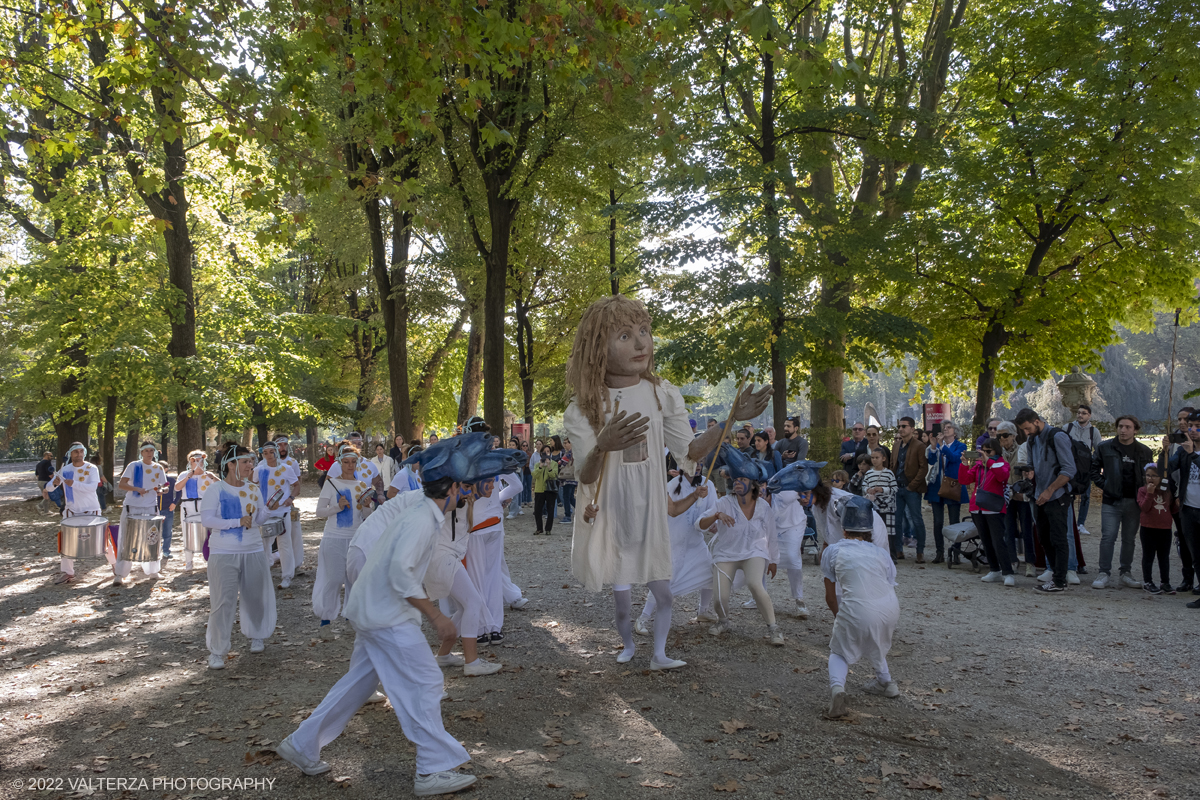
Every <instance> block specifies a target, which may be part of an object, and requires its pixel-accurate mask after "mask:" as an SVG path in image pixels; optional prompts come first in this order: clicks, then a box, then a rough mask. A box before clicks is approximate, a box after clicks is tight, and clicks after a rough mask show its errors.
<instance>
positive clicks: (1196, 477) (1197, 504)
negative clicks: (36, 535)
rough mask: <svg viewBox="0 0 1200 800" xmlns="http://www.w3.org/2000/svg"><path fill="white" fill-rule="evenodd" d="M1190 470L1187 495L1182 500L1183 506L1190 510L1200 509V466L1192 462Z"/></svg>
mask: <svg viewBox="0 0 1200 800" xmlns="http://www.w3.org/2000/svg"><path fill="white" fill-rule="evenodd" d="M1191 470H1192V471H1191V472H1190V473H1188V485H1187V495H1186V496H1185V497H1184V498H1183V504H1184V505H1185V506H1188V507H1190V508H1200V466H1197V464H1196V462H1195V461H1193V462H1192V464H1191Z"/></svg>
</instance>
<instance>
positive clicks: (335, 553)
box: [312, 534, 350, 622]
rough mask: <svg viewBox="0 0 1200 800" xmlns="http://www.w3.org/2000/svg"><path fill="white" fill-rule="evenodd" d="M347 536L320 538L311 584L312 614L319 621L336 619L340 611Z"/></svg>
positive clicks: (348, 544)
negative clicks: (314, 573) (314, 576)
mask: <svg viewBox="0 0 1200 800" xmlns="http://www.w3.org/2000/svg"><path fill="white" fill-rule="evenodd" d="M349 549H350V537H349V536H330V535H328V534H326V535H325V536H323V537H321V549H320V550H318V551H317V579H316V581H315V582H314V583H313V594H312V598H313V613H314V614H316V615H317V619H319V620H326V619H327V620H329V621H330V622H332V621H333V620H335V619H337V616H338V614H339V613H340V612H341V610H342V587H343V586H345V585H346V551H347V550H349Z"/></svg>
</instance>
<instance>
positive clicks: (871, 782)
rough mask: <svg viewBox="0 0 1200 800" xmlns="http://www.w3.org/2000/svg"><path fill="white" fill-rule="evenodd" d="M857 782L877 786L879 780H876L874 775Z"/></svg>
mask: <svg viewBox="0 0 1200 800" xmlns="http://www.w3.org/2000/svg"><path fill="white" fill-rule="evenodd" d="M858 782H859V783H870V784H877V783H879V782H880V781H879V778H876V777H875V776H874V775H867V776H865V777H862V778H859V779H858Z"/></svg>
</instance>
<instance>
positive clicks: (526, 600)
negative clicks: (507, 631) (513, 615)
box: [508, 597, 529, 611]
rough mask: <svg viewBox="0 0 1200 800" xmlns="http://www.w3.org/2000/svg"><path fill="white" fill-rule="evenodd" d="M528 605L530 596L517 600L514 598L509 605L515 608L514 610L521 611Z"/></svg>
mask: <svg viewBox="0 0 1200 800" xmlns="http://www.w3.org/2000/svg"><path fill="white" fill-rule="evenodd" d="M527 605H529V598H528V597H521V598H518V599H517V600H514V601H513V602H511V603H509V604H508V607H509V608H511V609H513V610H514V611H519V610H520V609H522V608H524V607H525V606H527Z"/></svg>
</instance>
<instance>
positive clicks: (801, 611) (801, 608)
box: [796, 600, 808, 619]
mask: <svg viewBox="0 0 1200 800" xmlns="http://www.w3.org/2000/svg"><path fill="white" fill-rule="evenodd" d="M796 619H808V607H807V606H805V605H804V601H803V600H797V601H796Z"/></svg>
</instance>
